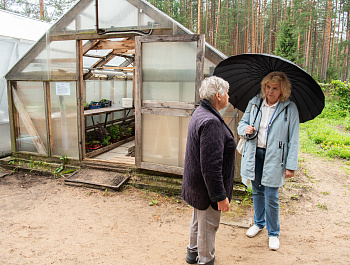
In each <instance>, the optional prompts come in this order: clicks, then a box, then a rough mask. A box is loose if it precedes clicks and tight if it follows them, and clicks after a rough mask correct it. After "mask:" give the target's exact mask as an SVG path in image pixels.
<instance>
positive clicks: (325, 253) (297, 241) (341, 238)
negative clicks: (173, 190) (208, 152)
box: [0, 155, 350, 265]
mask: <svg viewBox="0 0 350 265" xmlns="http://www.w3.org/2000/svg"><path fill="white" fill-rule="evenodd" d="M300 160H301V168H300V170H299V172H298V174H297V176H296V178H295V179H294V180H293V181H290V182H288V183H286V185H285V187H284V188H283V189H281V193H280V197H281V206H280V208H281V214H280V215H281V216H280V219H281V235H280V242H281V247H280V249H279V250H278V251H270V250H269V249H268V236H267V232H266V230H263V231H262V232H261V233H260V234H259V235H258V236H257V237H256V238H247V237H246V236H245V232H246V229H245V228H241V227H237V226H229V225H223V224H222V225H221V226H220V228H219V231H218V234H217V238H216V262H215V264H216V265H223V264H225V265H227V264H228V265H230V264H350V247H349V245H350V207H349V203H350V166H348V165H345V164H344V163H342V162H341V161H334V160H323V159H320V158H315V157H312V156H309V155H302V156H301V159H300ZM150 204H151V205H152V206H151V205H150ZM232 205H233V207H232V210H231V212H230V213H228V214H224V215H223V218H222V220H225V221H230V220H231V221H239V220H241V221H242V220H249V219H250V218H252V214H253V211H252V207H251V206H249V205H242V204H238V203H237V202H233V204H232ZM190 218H191V209H190V208H189V207H188V206H187V205H185V204H184V203H183V202H181V201H178V200H177V199H176V198H167V197H165V196H160V195H157V194H155V193H150V192H146V191H140V190H136V189H134V188H131V187H126V188H125V189H124V190H123V191H121V192H105V191H100V190H91V189H88V188H79V187H71V186H67V185H65V184H64V182H63V179H58V180H57V179H49V178H47V177H42V176H32V175H29V174H27V175H26V174H24V173H15V174H14V175H8V176H5V177H1V178H0V264H147V265H148V264H186V262H185V255H186V246H187V243H188V230H189V223H190Z"/></svg>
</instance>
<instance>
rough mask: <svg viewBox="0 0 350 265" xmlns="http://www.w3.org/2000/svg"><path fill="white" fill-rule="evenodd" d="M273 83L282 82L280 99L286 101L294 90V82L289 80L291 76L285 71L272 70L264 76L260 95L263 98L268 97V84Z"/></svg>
mask: <svg viewBox="0 0 350 265" xmlns="http://www.w3.org/2000/svg"><path fill="white" fill-rule="evenodd" d="M267 83H272V84H277V83H279V84H281V95H280V98H279V101H281V102H285V101H286V100H287V99H288V98H289V96H290V93H291V92H292V90H291V88H292V84H291V83H290V81H289V78H288V77H287V75H286V74H285V73H283V72H277V71H276V72H271V73H269V74H268V75H267V76H265V77H264V78H263V80H262V81H261V92H260V95H261V97H262V98H263V99H265V98H266V84H267Z"/></svg>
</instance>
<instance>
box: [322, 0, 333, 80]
mask: <svg viewBox="0 0 350 265" xmlns="http://www.w3.org/2000/svg"><path fill="white" fill-rule="evenodd" d="M331 10H332V0H329V1H328V2H327V7H326V13H327V19H326V23H325V30H324V33H325V34H324V41H323V52H322V61H321V62H322V64H321V79H322V80H326V78H327V67H328V59H329V43H330V34H331Z"/></svg>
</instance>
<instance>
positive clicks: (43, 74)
mask: <svg viewBox="0 0 350 265" xmlns="http://www.w3.org/2000/svg"><path fill="white" fill-rule="evenodd" d="M21 75H23V76H24V77H25V78H26V79H29V80H52V79H55V80H76V79H77V75H76V42H75V41H74V40H71V41H54V42H51V43H50V44H49V45H46V47H45V48H44V49H43V50H42V51H41V52H40V53H39V54H38V56H36V58H34V59H33V60H32V61H31V62H30V63H29V64H28V66H27V67H26V68H25V69H24V70H23V71H22V74H21Z"/></svg>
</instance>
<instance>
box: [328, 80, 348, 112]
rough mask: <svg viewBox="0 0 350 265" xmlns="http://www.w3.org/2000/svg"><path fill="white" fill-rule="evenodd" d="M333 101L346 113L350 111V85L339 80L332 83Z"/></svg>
mask: <svg viewBox="0 0 350 265" xmlns="http://www.w3.org/2000/svg"><path fill="white" fill-rule="evenodd" d="M331 94H332V97H333V101H334V102H336V104H337V105H338V106H339V107H340V109H342V110H344V111H350V84H349V83H346V82H345V83H344V82H341V81H339V80H333V81H332V82H331Z"/></svg>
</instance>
